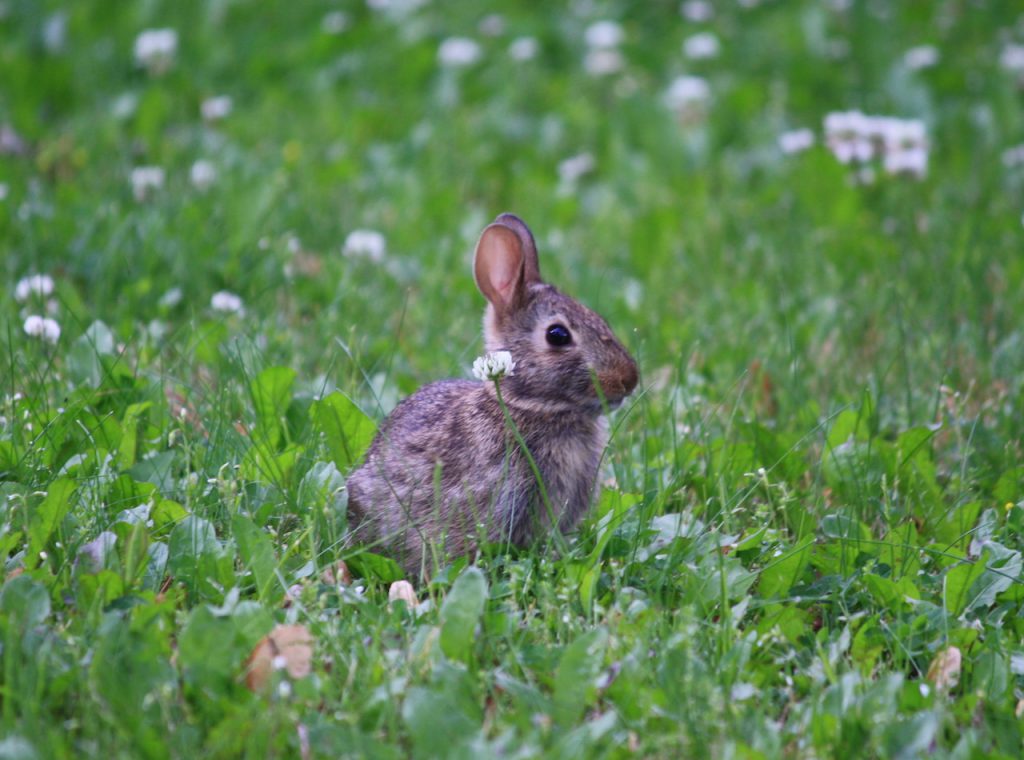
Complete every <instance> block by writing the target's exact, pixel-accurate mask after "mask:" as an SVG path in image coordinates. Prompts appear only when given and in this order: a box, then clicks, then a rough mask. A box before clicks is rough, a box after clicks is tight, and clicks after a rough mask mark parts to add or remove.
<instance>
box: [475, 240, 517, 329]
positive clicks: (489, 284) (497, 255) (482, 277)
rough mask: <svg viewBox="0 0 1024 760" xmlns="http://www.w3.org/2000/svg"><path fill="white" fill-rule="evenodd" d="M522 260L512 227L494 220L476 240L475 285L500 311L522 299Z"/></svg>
mask: <svg viewBox="0 0 1024 760" xmlns="http://www.w3.org/2000/svg"><path fill="white" fill-rule="evenodd" d="M525 262H526V257H525V255H524V254H523V246H522V242H521V241H520V240H519V236H518V235H516V233H515V232H514V231H513V230H511V229H509V228H508V227H506V226H505V225H503V224H497V223H495V224H492V225H490V226H488V227H487V229H485V230H484V232H483V234H482V235H481V236H480V240H479V242H478V243H477V244H476V254H475V255H474V257H473V275H474V276H475V278H476V286H477V287H478V288H480V292H481V293H483V294H484V297H485V298H486V299H487V300H488V301H490V302H491V304H492V305H493V306H494V308H495V309H496V310H497V312H498V313H499V314H505V313H507V312H508V311H510V310H511V309H513V308H514V307H516V306H517V305H518V304H520V303H522V300H523V297H524V296H525V295H526V284H525V280H524V272H523V270H524V264H525Z"/></svg>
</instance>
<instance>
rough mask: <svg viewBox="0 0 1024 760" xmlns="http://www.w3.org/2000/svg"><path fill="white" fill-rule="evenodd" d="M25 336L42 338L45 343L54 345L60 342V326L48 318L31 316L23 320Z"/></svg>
mask: <svg viewBox="0 0 1024 760" xmlns="http://www.w3.org/2000/svg"><path fill="white" fill-rule="evenodd" d="M25 334H26V335H29V336H31V337H33V338H42V339H43V340H45V341H46V342H47V343H56V342H57V341H58V340H60V325H59V324H57V322H56V321H55V320H53V319H50V318H49V317H40V316H39V315H37V314H33V315H31V316H29V317H26V318H25Z"/></svg>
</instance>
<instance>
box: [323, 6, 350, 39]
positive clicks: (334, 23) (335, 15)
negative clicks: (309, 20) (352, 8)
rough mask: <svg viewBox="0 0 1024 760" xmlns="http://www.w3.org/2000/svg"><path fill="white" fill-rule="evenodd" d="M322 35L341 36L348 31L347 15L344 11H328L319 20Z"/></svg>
mask: <svg viewBox="0 0 1024 760" xmlns="http://www.w3.org/2000/svg"><path fill="white" fill-rule="evenodd" d="M320 29H321V30H322V31H323V33H324V34H341V33H342V32H344V31H345V30H346V29H348V15H347V14H346V13H344V11H330V12H329V13H327V15H325V16H324V17H323V18H322V19H321V20H320Z"/></svg>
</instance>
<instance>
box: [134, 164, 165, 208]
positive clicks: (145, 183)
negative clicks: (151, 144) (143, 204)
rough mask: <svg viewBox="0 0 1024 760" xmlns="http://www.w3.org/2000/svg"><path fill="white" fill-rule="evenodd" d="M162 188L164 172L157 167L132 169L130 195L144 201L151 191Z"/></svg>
mask: <svg viewBox="0 0 1024 760" xmlns="http://www.w3.org/2000/svg"><path fill="white" fill-rule="evenodd" d="M163 186H164V170H163V169H162V168H161V167H159V166H136V167H135V168H134V169H132V194H133V195H134V196H135V200H137V201H144V200H146V198H147V196H148V195H149V193H150V191H151V190H159V189H160V188H161V187H163Z"/></svg>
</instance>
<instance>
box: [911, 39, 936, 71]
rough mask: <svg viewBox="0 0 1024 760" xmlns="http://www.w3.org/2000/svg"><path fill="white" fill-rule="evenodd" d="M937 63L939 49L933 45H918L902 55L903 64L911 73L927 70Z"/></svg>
mask: <svg viewBox="0 0 1024 760" xmlns="http://www.w3.org/2000/svg"><path fill="white" fill-rule="evenodd" d="M938 62H939V49H938V48H937V47H935V46H934V45H918V46H917V47H912V48H910V50H908V51H907V52H905V53H904V54H903V64H904V65H905V66H906V67H907V68H908V69H910V70H911V71H920V70H921V69H929V68H931V67H932V66H934V65H935V64H937V63H938Z"/></svg>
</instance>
